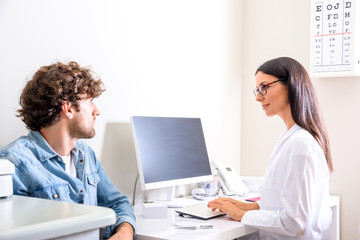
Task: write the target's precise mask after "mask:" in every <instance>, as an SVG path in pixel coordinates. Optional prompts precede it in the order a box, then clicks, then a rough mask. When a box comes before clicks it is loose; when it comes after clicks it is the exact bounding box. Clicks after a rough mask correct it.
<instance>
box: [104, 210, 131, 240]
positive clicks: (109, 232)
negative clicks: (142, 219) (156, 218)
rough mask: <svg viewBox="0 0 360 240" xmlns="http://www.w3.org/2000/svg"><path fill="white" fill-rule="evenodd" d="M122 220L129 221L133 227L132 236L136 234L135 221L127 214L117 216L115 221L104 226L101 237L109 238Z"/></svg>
mask: <svg viewBox="0 0 360 240" xmlns="http://www.w3.org/2000/svg"><path fill="white" fill-rule="evenodd" d="M123 222H127V223H129V224H130V225H131V226H132V227H133V229H134V237H135V234H136V222H135V220H134V219H132V218H131V217H128V216H123V217H122V216H119V217H118V218H117V220H116V223H115V224H114V225H111V226H108V227H106V230H105V233H104V235H103V239H108V238H110V237H111V236H112V235H113V234H114V233H115V230H116V229H117V228H118V227H119V225H120V224H121V223H123Z"/></svg>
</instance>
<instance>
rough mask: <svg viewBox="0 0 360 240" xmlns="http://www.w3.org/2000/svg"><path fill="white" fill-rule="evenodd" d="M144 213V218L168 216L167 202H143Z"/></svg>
mask: <svg viewBox="0 0 360 240" xmlns="http://www.w3.org/2000/svg"><path fill="white" fill-rule="evenodd" d="M142 214H143V216H144V218H166V217H167V204H166V203H143V204H142Z"/></svg>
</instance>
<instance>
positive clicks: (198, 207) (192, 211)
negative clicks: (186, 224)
mask: <svg viewBox="0 0 360 240" xmlns="http://www.w3.org/2000/svg"><path fill="white" fill-rule="evenodd" d="M175 211H176V212H177V213H179V214H180V215H188V216H192V217H195V218H200V219H203V220H208V219H211V218H215V217H220V216H224V215H225V213H222V212H219V211H218V210H216V211H212V210H211V209H210V208H208V207H207V203H198V204H195V205H191V206H186V207H183V208H181V209H176V210H175Z"/></svg>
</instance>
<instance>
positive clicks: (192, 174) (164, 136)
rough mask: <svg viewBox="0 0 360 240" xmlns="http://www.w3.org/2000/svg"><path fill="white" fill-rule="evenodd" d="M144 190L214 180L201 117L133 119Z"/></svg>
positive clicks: (135, 117) (136, 117)
mask: <svg viewBox="0 0 360 240" xmlns="http://www.w3.org/2000/svg"><path fill="white" fill-rule="evenodd" d="M131 123H132V128H133V134H134V143H135V150H136V157H137V163H138V167H139V178H140V182H141V186H142V189H143V190H148V189H154V188H162V187H171V186H176V185H180V184H188V183H197V182H203V181H210V180H211V179H212V172H211V167H210V162H209V157H208V154H207V149H206V144H205V138H204V133H203V129H202V125H201V120H200V118H172V117H141V116H134V117H132V118H131Z"/></svg>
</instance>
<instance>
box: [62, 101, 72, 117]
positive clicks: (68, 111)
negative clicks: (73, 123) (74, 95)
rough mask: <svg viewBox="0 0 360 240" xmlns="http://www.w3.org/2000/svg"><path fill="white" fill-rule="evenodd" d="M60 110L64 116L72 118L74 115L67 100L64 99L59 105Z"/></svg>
mask: <svg viewBox="0 0 360 240" xmlns="http://www.w3.org/2000/svg"><path fill="white" fill-rule="evenodd" d="M61 112H62V113H63V114H64V116H65V117H67V118H69V119H72V118H73V117H74V108H73V105H72V104H71V103H70V102H69V101H64V102H63V104H62V105H61Z"/></svg>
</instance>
